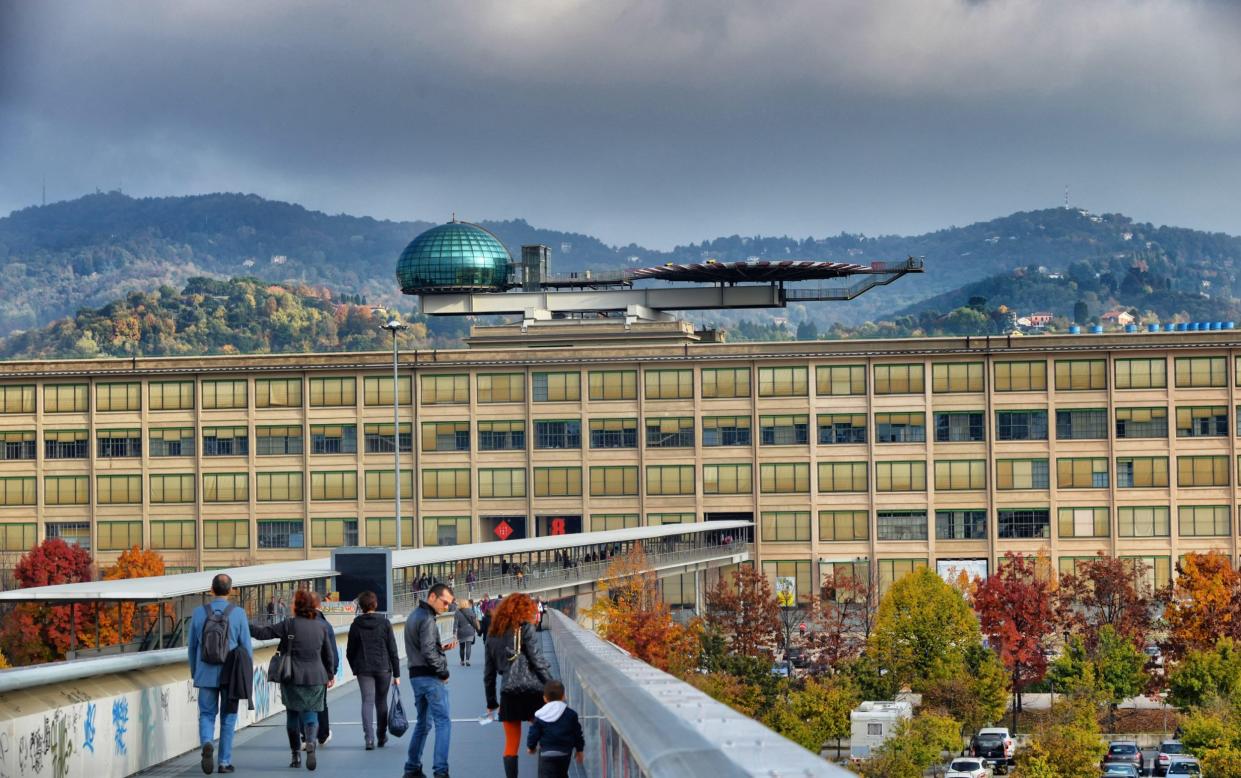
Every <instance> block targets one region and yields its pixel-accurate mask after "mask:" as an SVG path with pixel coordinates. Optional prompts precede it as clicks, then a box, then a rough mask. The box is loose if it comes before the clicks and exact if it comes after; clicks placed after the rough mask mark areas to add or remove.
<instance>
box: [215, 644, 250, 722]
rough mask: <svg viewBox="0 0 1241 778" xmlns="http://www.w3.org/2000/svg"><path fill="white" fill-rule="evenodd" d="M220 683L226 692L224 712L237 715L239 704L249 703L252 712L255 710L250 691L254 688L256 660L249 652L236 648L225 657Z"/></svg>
mask: <svg viewBox="0 0 1241 778" xmlns="http://www.w3.org/2000/svg"><path fill="white" fill-rule="evenodd" d="M220 682H221V686H222V688H223V690H224V712H225V713H236V712H237V708H238V703H239V702H241V701H242V700H247V701H249V708H250V710H254V700H253V699H252V697H251V694H250V691H251V689H253V688H254V659H253V657H251V656H250V652H249V651H242V650H238V649H236V648H234V649H233V650H232V651H229V652H228V656H226V657H224V668H223V669H222V670H221V671H220Z"/></svg>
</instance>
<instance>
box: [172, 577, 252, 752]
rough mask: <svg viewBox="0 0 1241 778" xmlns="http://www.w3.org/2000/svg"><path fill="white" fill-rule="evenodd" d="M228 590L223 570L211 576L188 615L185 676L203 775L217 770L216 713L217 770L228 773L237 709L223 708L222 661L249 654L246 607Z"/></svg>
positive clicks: (250, 652) (224, 702)
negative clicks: (206, 592) (193, 696)
mask: <svg viewBox="0 0 1241 778" xmlns="http://www.w3.org/2000/svg"><path fill="white" fill-rule="evenodd" d="M232 590H233V579H232V578H230V577H229V576H228V575H227V574H225V573H220V574H218V575H217V576H216V577H215V578H212V579H211V594H212V595H214V599H212V600H211V602H209V603H207V604H205V605H203V606H202V607H201V608H195V609H194V615H193V617H192V618H191V619H190V635H189V640H188V648H189V654H190V677H191V678H192V679H193V681H194V686H195V687H196V688H197V689H198V742H199V745H200V746H201V748H202V770H203V772H204V773H206V774H208V775H210V774H211V773H212V772H214V771H215V770H216V769H217V766H216V759H215V747H214V746H213V745H212V742H211V741H212V740H213V738H214V735H215V720H216V716H217V715H218V716H219V718H220V754H219V766H218V769H219V771H220V772H221V773H231V772H233V733H234V731H235V729H236V726H237V712H236V710H234V711H233V712H232V713H229V712H228V711H227V701H226V700H225V699H224V697H225V696H226V694H225V686H226V679H225V678H224V676H223V671H224V663H225V661H226V660H227V659H228V655H229V653H230V652H232V651H234V650H240V651H242V652H244V653H245V654H246V655H247V656H248V657H253V655H254V652H253V649H252V648H251V645H250V631H249V630H248V629H247V628H246V612H245V611H244V610H242V609H241V608H239V607H237V606H236V605H234V604H233V603H231V602H229V601H228V595H229V594H230V593H231V592H232Z"/></svg>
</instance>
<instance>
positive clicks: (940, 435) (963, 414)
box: [935, 411, 986, 443]
mask: <svg viewBox="0 0 1241 778" xmlns="http://www.w3.org/2000/svg"><path fill="white" fill-rule="evenodd" d="M983 418H984V417H983V413H982V412H981V411H979V412H974V411H942V412H939V413H936V414H935V442H936V443H977V442H981V441H984V440H986V432H985V430H984V425H985V423H984V421H983Z"/></svg>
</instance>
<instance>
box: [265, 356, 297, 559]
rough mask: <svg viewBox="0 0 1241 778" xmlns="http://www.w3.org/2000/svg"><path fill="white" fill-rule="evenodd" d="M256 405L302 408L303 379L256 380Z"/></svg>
mask: <svg viewBox="0 0 1241 778" xmlns="http://www.w3.org/2000/svg"><path fill="white" fill-rule="evenodd" d="M254 405H255V407H256V408H300V407H302V379H300V378H256V379H254ZM260 548H262V546H260ZM297 548H301V546H297Z"/></svg>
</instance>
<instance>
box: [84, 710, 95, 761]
mask: <svg viewBox="0 0 1241 778" xmlns="http://www.w3.org/2000/svg"><path fill="white" fill-rule="evenodd" d="M82 748H83V749H84V750H86V751H90V752H91V753H92V754H93V753H95V703H93V702H88V703H86V717H85V718H84V720H83V721H82Z"/></svg>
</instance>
